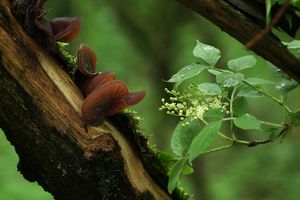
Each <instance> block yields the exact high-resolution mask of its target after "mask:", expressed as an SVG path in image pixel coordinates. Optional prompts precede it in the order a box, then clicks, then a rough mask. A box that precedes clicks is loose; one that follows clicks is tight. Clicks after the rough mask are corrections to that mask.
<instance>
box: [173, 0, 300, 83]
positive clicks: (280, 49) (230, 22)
mask: <svg viewBox="0 0 300 200" xmlns="http://www.w3.org/2000/svg"><path fill="white" fill-rule="evenodd" d="M177 1H178V2H180V3H182V4H183V5H185V6H187V7H188V8H190V9H191V10H193V11H195V12H197V13H198V14H200V15H202V16H203V17H205V18H206V19H208V20H209V21H211V22H212V23H214V24H215V25H217V26H218V27H220V29H221V30H223V31H225V32H227V33H228V34H230V35H231V36H232V37H234V38H235V39H237V40H239V41H240V42H241V43H243V44H246V43H247V42H249V41H250V40H252V39H253V38H254V37H255V36H256V35H257V34H259V33H260V32H261V31H262V30H263V28H264V27H262V26H261V25H260V24H258V23H256V22H254V21H253V20H251V19H250V18H249V17H248V16H246V15H245V13H244V11H243V10H240V9H238V8H237V7H235V6H233V5H232V4H231V3H232V1H230V0H215V1H207V0H177ZM230 2H231V3H230ZM248 3H249V4H251V2H248ZM251 50H253V51H254V52H255V53H256V54H257V55H259V56H261V57H263V58H264V59H266V60H268V61H270V62H271V63H273V64H274V65H276V66H277V67H279V68H280V69H282V70H283V71H284V72H285V73H287V74H288V75H290V76H291V77H292V78H294V79H295V80H296V81H298V82H300V61H299V60H298V59H297V58H296V57H295V56H294V55H292V54H291V53H290V52H289V51H288V50H287V48H286V46H284V45H283V44H282V43H281V41H280V39H278V38H277V37H276V36H275V35H274V34H272V33H269V34H268V35H267V36H266V37H264V38H263V39H262V40H261V41H259V42H257V43H256V44H255V45H254V46H253V47H252V48H251Z"/></svg>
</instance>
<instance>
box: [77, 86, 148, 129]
mask: <svg viewBox="0 0 300 200" xmlns="http://www.w3.org/2000/svg"><path fill="white" fill-rule="evenodd" d="M132 94H134V93H129V92H128V88H127V85H126V84H125V83H124V82H123V81H119V80H114V81H110V82H107V83H105V84H104V85H102V86H100V87H97V88H96V89H95V90H94V91H93V92H92V93H91V94H90V95H89V96H88V97H87V98H86V99H85V100H84V102H83V105H82V108H81V110H82V117H83V120H84V121H85V122H86V123H87V124H90V125H93V126H97V125H99V124H101V123H102V122H103V120H104V118H105V116H110V115H113V114H116V113H118V112H121V111H122V110H123V109H125V108H127V107H128V106H131V105H134V104H137V103H139V102H140V101H141V100H142V99H143V98H144V97H145V92H138V95H135V94H134V95H132Z"/></svg>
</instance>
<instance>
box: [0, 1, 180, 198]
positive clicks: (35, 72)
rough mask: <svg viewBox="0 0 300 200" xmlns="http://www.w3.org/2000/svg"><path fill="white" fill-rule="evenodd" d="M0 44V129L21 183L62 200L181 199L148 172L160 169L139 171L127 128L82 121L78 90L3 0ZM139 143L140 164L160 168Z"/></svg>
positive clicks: (163, 179)
mask: <svg viewBox="0 0 300 200" xmlns="http://www.w3.org/2000/svg"><path fill="white" fill-rule="evenodd" d="M0 41H1V42H0V94H1V98H0V127H1V128H2V129H3V130H4V132H5V135H6V137H7V139H8V140H9V141H10V142H11V144H13V145H14V146H15V149H16V152H17V154H18V155H19V158H20V162H19V164H18V169H19V170H20V171H21V173H22V174H23V176H24V177H25V178H26V179H27V180H29V181H37V182H38V183H39V184H40V185H41V186H42V187H43V188H44V189H45V190H46V191H49V192H50V193H51V194H52V195H53V196H54V197H55V199H61V200H68V199H72V200H76V199H78V200H79V199H80V200H81V199H85V200H90V199H91V200H94V199H110V200H111V199H162V200H167V199H171V198H172V199H181V198H180V197H179V196H177V195H175V194H173V196H172V197H171V196H170V195H168V193H167V192H166V191H165V190H166V183H167V177H166V175H165V174H164V175H157V174H156V175H157V176H158V177H156V179H155V180H156V181H157V180H158V183H157V182H156V181H155V180H154V179H153V178H155V177H153V176H152V177H151V176H150V174H155V173H161V172H153V171H152V172H151V171H150V174H149V172H148V171H147V170H146V169H145V165H144V164H143V162H146V161H145V160H147V159H145V158H144V157H143V155H142V154H141V152H140V151H141V147H140V146H141V144H138V142H137V141H136V140H134V137H139V136H136V135H133V133H136V132H134V130H132V131H131V130H129V128H128V129H127V130H125V131H123V130H124V129H122V132H123V133H120V131H119V130H118V129H117V128H116V127H114V126H113V125H112V124H111V123H110V122H108V121H105V122H104V123H103V124H102V125H101V126H99V127H90V126H86V125H84V124H83V122H82V119H81V110H80V108H81V104H82V100H83V97H82V95H81V93H80V91H79V90H78V88H77V87H76V85H75V84H74V83H73V81H72V79H71V78H70V77H69V76H68V75H67V74H66V73H65V71H64V70H63V69H62V67H61V65H62V63H59V62H58V61H57V60H56V59H54V58H53V57H52V56H51V55H49V53H47V52H46V51H45V49H43V48H42V47H41V46H39V45H38V44H37V43H36V42H35V41H34V40H33V39H32V38H30V37H29V36H28V35H27V34H26V33H25V32H24V30H23V29H22V27H21V26H20V25H19V24H18V22H17V21H16V19H15V18H14V17H13V15H12V13H11V10H10V5H9V3H8V1H7V0H2V1H0ZM124 127H126V125H125V126H124ZM133 129H134V128H133ZM125 132H126V134H127V135H126V136H125ZM142 142H144V143H145V140H144V139H142ZM144 148H145V149H146V150H147V151H148V154H147V155H148V161H149V160H151V159H152V161H153V160H155V162H151V163H150V164H149V163H148V164H147V165H150V167H149V166H147V169H150V168H155V166H154V167H153V166H151V165H154V164H155V163H156V164H157V165H158V166H159V162H158V159H157V158H156V157H155V155H154V154H153V153H151V150H149V149H147V147H146V145H145V144H144ZM149 157H151V158H149ZM158 168H159V167H158ZM162 174H163V173H162Z"/></svg>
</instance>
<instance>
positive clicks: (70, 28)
mask: <svg viewBox="0 0 300 200" xmlns="http://www.w3.org/2000/svg"><path fill="white" fill-rule="evenodd" d="M80 21H81V18H80V17H59V18H54V19H52V20H50V22H49V23H50V26H51V29H52V37H53V39H54V40H55V41H61V42H70V41H72V40H74V39H75V38H76V37H77V35H78V33H79V31H80Z"/></svg>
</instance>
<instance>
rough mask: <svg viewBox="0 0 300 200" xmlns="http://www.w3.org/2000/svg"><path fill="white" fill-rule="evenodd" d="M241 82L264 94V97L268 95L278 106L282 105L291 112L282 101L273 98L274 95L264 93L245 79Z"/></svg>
mask: <svg viewBox="0 0 300 200" xmlns="http://www.w3.org/2000/svg"><path fill="white" fill-rule="evenodd" d="M243 83H245V84H246V85H248V86H250V87H252V88H253V89H255V90H257V91H259V92H260V93H262V94H263V95H265V96H266V97H269V98H270V99H272V100H273V101H274V102H276V103H277V104H279V105H280V106H282V107H283V108H284V109H285V110H286V111H287V112H288V113H292V111H291V109H290V108H289V107H288V106H287V105H285V104H284V103H283V102H282V101H280V100H279V99H277V98H275V97H274V96H272V95H271V94H268V93H266V92H265V91H264V90H262V89H260V88H257V87H255V86H254V85H251V84H250V83H247V81H243Z"/></svg>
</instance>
